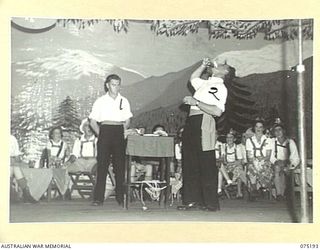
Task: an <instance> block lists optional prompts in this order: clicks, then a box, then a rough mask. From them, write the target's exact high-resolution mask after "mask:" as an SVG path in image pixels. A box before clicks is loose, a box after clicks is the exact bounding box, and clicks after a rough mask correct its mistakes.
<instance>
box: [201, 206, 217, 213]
mask: <svg viewBox="0 0 320 250" xmlns="http://www.w3.org/2000/svg"><path fill="white" fill-rule="evenodd" d="M202 210H203V211H208V212H217V211H219V210H220V207H217V206H214V207H213V206H205V207H203V208H202Z"/></svg>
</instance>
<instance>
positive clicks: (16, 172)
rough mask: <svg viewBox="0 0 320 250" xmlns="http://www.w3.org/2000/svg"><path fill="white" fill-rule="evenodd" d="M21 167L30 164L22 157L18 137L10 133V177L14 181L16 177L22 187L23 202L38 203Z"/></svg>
mask: <svg viewBox="0 0 320 250" xmlns="http://www.w3.org/2000/svg"><path fill="white" fill-rule="evenodd" d="M21 167H28V165H27V163H25V162H23V161H22V159H21V152H20V150H19V145H18V141H17V139H16V138H15V137H14V136H13V135H10V178H11V179H12V181H13V178H15V180H16V182H17V184H18V186H19V187H20V188H21V190H22V197H23V202H31V203H36V202H37V201H36V200H35V199H34V198H33V197H32V196H31V194H30V190H29V187H28V182H27V180H26V178H25V177H24V175H23V173H22V171H21V169H20V168H21ZM10 183H11V182H10Z"/></svg>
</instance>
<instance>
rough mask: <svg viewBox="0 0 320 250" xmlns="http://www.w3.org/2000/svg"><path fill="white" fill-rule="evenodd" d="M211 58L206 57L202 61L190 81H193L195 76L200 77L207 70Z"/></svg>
mask: <svg viewBox="0 0 320 250" xmlns="http://www.w3.org/2000/svg"><path fill="white" fill-rule="evenodd" d="M209 63H210V59H209V58H204V59H203V61H202V64H201V65H200V66H199V67H198V68H197V69H196V70H195V71H194V72H193V73H192V74H191V76H190V81H192V80H193V79H195V78H200V76H201V74H202V72H203V71H204V70H205V68H206V67H207V66H208V65H209Z"/></svg>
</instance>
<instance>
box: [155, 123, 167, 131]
mask: <svg viewBox="0 0 320 250" xmlns="http://www.w3.org/2000/svg"><path fill="white" fill-rule="evenodd" d="M156 128H162V129H163V131H166V128H165V127H164V126H163V125H161V124H157V125H155V126H154V127H153V128H152V133H153V132H154V131H156Z"/></svg>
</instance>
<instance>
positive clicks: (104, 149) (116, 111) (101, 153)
mask: <svg viewBox="0 0 320 250" xmlns="http://www.w3.org/2000/svg"><path fill="white" fill-rule="evenodd" d="M120 86H121V78H120V77H119V76H118V75H115V74H112V75H109V76H108V77H107V78H106V80H105V82H104V88H105V91H106V94H105V95H103V96H101V97H99V98H98V99H97V100H96V101H95V103H94V104H93V107H92V111H91V114H90V115H89V118H90V125H91V127H92V129H93V130H94V131H95V133H96V134H97V135H98V143H97V150H98V152H97V166H98V167H97V180H96V185H95V188H94V195H93V202H92V205H93V206H101V205H102V204H103V202H104V198H105V197H104V193H105V186H106V177H107V172H108V169H107V168H108V166H109V163H110V160H111V156H112V165H113V171H114V173H115V179H116V200H117V202H118V203H119V205H123V198H124V180H125V138H124V129H127V128H128V127H129V123H130V118H131V117H132V113H131V109H130V104H129V101H128V100H127V98H125V97H123V96H122V95H121V94H120Z"/></svg>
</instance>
